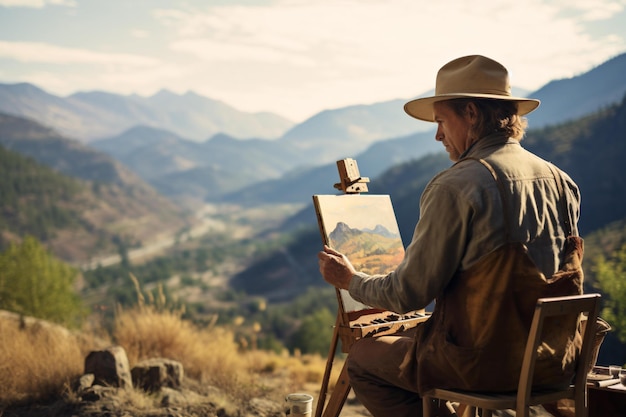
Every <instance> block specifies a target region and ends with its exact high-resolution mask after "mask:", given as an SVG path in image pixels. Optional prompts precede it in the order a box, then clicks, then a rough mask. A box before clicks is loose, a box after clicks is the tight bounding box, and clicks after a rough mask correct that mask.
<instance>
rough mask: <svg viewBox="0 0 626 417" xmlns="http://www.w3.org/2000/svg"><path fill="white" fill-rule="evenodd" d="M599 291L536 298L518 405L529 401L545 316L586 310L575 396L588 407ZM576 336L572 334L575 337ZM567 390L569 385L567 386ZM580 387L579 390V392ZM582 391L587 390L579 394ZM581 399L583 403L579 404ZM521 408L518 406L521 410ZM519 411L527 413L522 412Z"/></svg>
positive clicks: (577, 404)
mask: <svg viewBox="0 0 626 417" xmlns="http://www.w3.org/2000/svg"><path fill="white" fill-rule="evenodd" d="M599 299H600V294H584V295H574V296H564V297H552V298H540V299H539V300H537V306H536V308H535V313H534V315H533V320H532V323H531V327H530V331H529V335H528V340H527V342H526V350H525V353H524V359H523V362H522V372H521V374H520V380H519V386H518V391H517V404H518V408H521V406H522V405H524V404H528V402H529V400H530V398H531V395H532V383H533V376H534V368H535V363H536V361H537V355H538V347H539V345H540V344H541V342H542V330H543V327H544V323H545V320H546V318H548V317H555V316H565V315H570V316H576V317H579V316H580V315H581V314H584V313H586V314H587V320H588V321H587V324H588V325H587V326H585V331H584V334H583V340H582V348H581V352H580V355H579V357H578V358H577V361H576V364H575V380H574V385H575V390H576V391H577V395H576V398H575V402H576V404H575V405H576V409H579V408H578V407H583V408H584V407H586V392H587V390H586V387H585V384H586V380H587V378H586V377H587V376H586V373H587V363H588V362H589V360H590V356H591V353H592V348H593V343H594V336H595V334H594V326H593V325H594V324H595V322H596V319H597V316H598V311H599V308H600V303H599ZM575 336H576V334H575V333H573V334H572V340H573V338H574V337H575ZM564 390H566V389H564ZM579 391H580V392H579ZM581 393H584V394H582V395H580V394H581ZM579 403H580V404H579ZM521 411H522V410H519V411H518V413H519V412H521ZM519 415H525V414H524V413H523V412H522V413H521V414H519Z"/></svg>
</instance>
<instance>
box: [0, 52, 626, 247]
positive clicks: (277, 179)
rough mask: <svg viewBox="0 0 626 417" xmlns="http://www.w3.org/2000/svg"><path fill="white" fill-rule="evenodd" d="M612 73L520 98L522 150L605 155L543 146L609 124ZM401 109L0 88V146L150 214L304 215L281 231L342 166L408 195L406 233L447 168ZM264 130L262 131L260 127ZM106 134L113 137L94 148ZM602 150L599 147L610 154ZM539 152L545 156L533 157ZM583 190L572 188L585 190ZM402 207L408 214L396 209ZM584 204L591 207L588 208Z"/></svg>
mask: <svg viewBox="0 0 626 417" xmlns="http://www.w3.org/2000/svg"><path fill="white" fill-rule="evenodd" d="M624 73H626V54H622V55H620V56H617V57H615V58H613V59H611V60H609V61H607V62H606V63H604V64H602V65H600V66H598V67H596V68H593V69H591V70H590V71H589V72H587V73H585V74H581V75H579V76H577V77H573V78H570V79H563V80H556V81H552V82H550V83H549V84H547V85H546V86H545V87H543V88H541V89H539V90H538V91H536V92H535V93H532V94H527V95H529V96H531V97H536V98H539V99H540V100H542V106H541V107H540V109H539V110H537V111H536V112H533V113H531V114H530V115H529V123H530V126H531V131H530V132H532V134H530V133H529V137H528V138H527V139H526V142H525V143H527V144H528V146H530V147H536V148H537V149H538V150H540V151H543V152H545V153H548V154H553V155H554V158H556V159H557V160H559V161H560V160H561V159H563V160H564V164H565V165H567V164H569V163H570V161H569V159H568V158H579V156H577V154H576V152H580V151H579V150H580V149H586V150H587V152H590V151H591V150H593V151H594V152H595V154H597V155H598V156H597V158H600V157H601V156H600V155H605V154H604V153H603V152H598V151H599V150H598V149H596V148H595V146H593V145H590V144H589V143H591V142H586V141H584V140H583V139H581V138H578V139H576V140H578V141H582V142H583V143H584V144H583V146H582V147H581V146H579V145H577V146H576V147H575V148H574V152H567V150H568V149H570V147H571V146H572V144H571V143H570V142H568V141H566V140H561V141H555V140H553V139H552V136H553V135H554V132H557V133H556V135H557V136H559V137H565V136H566V133H563V132H564V130H563V129H562V128H561V126H563V125H568V123H571V121H574V122H576V121H578V120H586V122H585V123H586V126H587V129H588V130H590V131H592V130H593V129H600V127H598V126H597V125H596V122H594V120H603V118H604V117H608V116H607V115H606V113H602V112H603V111H605V112H606V111H609V110H610V111H612V112H615V111H618V112H619V110H616V109H615V108H614V107H613V106H615V103H617V102H619V100H620V99H621V98H622V97H623V96H624V94H626V78H624V77H623V76H621V74H624ZM428 94H432V92H427V93H425V95H428ZM516 94H517V95H522V94H521V93H520V92H516ZM405 101H406V100H400V99H396V100H390V101H386V102H381V103H376V104H372V105H356V106H349V107H345V108H340V109H335V110H326V111H323V112H320V113H319V114H317V115H314V116H313V117H311V118H310V119H308V120H305V121H304V122H302V123H300V124H293V123H291V122H289V121H286V120H284V119H282V118H280V117H279V116H276V115H273V116H272V117H269V115H268V114H248V113H243V112H238V111H237V110H235V109H233V108H231V107H229V106H227V105H225V104H224V103H221V102H218V101H214V100H211V99H207V98H205V97H201V96H198V95H196V94H194V93H191V92H189V93H186V94H184V95H176V94H173V93H171V92H167V91H161V92H160V93H158V94H156V95H154V96H152V97H149V98H142V97H139V96H119V95H114V94H110V93H104V92H92V93H77V94H74V95H72V96H69V97H66V98H62V97H57V96H54V95H51V94H48V93H46V92H45V91H43V90H41V89H39V88H38V87H36V86H33V85H30V84H14V85H7V84H4V85H2V84H0V114H2V115H1V116H0V145H2V146H4V147H6V148H7V149H9V150H12V151H14V152H19V153H20V154H22V155H25V156H28V157H31V158H33V159H34V160H36V161H37V162H38V163H40V164H43V165H45V166H47V167H50V168H52V169H54V170H55V171H57V172H60V173H62V174H64V175H67V176H70V177H73V178H77V179H79V180H81V181H85V182H88V183H90V184H96V183H101V184H115V185H116V186H118V187H120V189H123V190H126V191H124V192H128V193H130V194H129V195H132V191H129V190H135V192H137V190H142V192H141V193H139V194H141V195H146V196H147V195H154V196H159V197H158V198H159V199H163V201H168V203H167V204H165V203H162V204H159V205H160V206H161V207H166V206H167V207H170V205H171V204H172V203H171V202H172V201H175V202H176V204H178V205H179V206H182V207H183V209H190V208H191V209H193V208H195V207H197V206H198V204H202V203H204V202H206V201H211V202H228V203H236V204H244V205H251V206H255V205H260V204H272V203H281V202H287V203H298V204H302V205H305V206H307V207H306V208H305V210H308V211H307V212H306V215H305V214H301V215H300V216H295V217H294V218H291V219H289V220H288V221H287V223H286V225H287V226H286V227H297V225H299V224H302V223H303V222H304V223H306V222H307V221H306V220H305V219H306V218H313V217H308V216H311V211H310V210H311V207H310V205H309V204H308V203H309V202H310V197H311V195H313V194H328V193H334V192H336V190H334V189H333V188H332V185H333V184H334V183H335V182H337V171H336V168H335V166H334V163H335V161H336V160H338V159H343V158H346V157H353V158H355V159H357V160H358V162H359V167H360V169H361V173H362V175H364V176H368V177H371V178H377V181H374V182H372V184H371V187H370V191H371V192H377V191H378V192H382V193H389V192H391V190H394V189H395V188H396V184H402V186H403V189H404V190H410V191H404V190H400V189H398V190H394V191H393V193H394V195H396V196H398V198H401V200H400V201H399V202H397V203H395V204H394V207H395V209H396V212H397V215H398V217H399V222H400V223H401V222H402V220H401V218H402V217H404V216H405V215H407V218H411V219H412V220H411V221H412V222H414V221H415V211H416V204H415V203H416V200H417V198H418V196H419V192H418V191H416V190H419V187H420V186H422V185H424V184H425V183H426V182H427V180H428V179H429V178H430V177H431V176H432V175H433V173H434V172H437V171H439V170H441V169H445V168H446V167H447V166H449V161H448V160H447V157H446V156H445V154H442V152H441V146H440V144H438V143H437V142H436V141H434V140H433V135H434V133H433V132H434V126H433V125H432V124H427V123H422V122H418V121H416V120H413V119H411V118H410V117H408V116H406V115H405V114H404V112H403V111H402V104H403V103H404V102H405ZM586 115H588V116H586ZM591 115H595V116H591ZM263 117H269V119H263ZM585 118H586V119H585ZM270 119H271V120H272V122H268V121H267V120H270ZM568 120H569V121H570V122H568ZM605 123H606V122H605ZM615 123H617V122H615ZM608 125H609V123H607V126H608ZM578 126H580V125H578ZM174 127H175V128H174ZM268 129H269V130H272V131H273V132H274V133H271V134H270V133H269V130H268ZM607 129H608V128H607ZM114 131H116V132H118V133H116V134H115V135H113V136H109V137H104V138H103V137H102V135H104V134H107V133H111V132H114ZM243 131H246V132H247V133H243V134H242V133H241V132H243ZM193 132H195V133H193ZM201 132H204V133H201ZM576 132H577V134H578V133H579V131H578V130H576ZM615 132H617V133H613V134H618V135H619V133H620V132H623V129H622V130H615ZM603 134H605V133H603ZM544 136H545V137H546V138H547V139H543V137H544ZM202 137H206V138H207V139H206V140H201V139H200V138H202ZM243 137H246V138H247V139H245V140H243V139H242V138H243ZM535 138H542V139H535ZM572 140H574V139H572ZM606 140H607V141H608V142H607V145H606V146H607V147H610V148H611V149H613V148H615V147H616V146H617V145H615V144H614V143H612V142H610V139H606ZM598 142H599V141H596V143H598ZM557 143H558V147H556V146H557V145H556V144H557ZM546 146H553V147H556V148H554V149H547V148H546V149H544V148H545V147H546ZM600 151H601V149H600ZM575 155H576V156H575ZM616 155H620V154H619V153H613V154H609V155H605V156H602V158H604V159H602V161H601V162H602V163H601V164H596V165H595V166H594V169H595V170H596V171H598V170H603V171H606V174H605V175H604V176H603V178H601V179H600V180H598V179H597V178H596V182H594V184H593V186H591V185H590V186H589V189H588V190H587V189H585V192H586V195H594V199H593V200H592V201H590V200H587V201H588V202H586V203H585V204H587V205H586V206H585V207H586V208H585V210H587V212H589V211H591V212H593V213H594V214H595V213H596V212H599V211H600V210H601V209H603V210H604V211H605V216H604V219H605V220H608V219H613V220H615V219H617V218H619V213H617V214H610V215H606V213H613V210H616V208H617V207H619V206H616V205H615V201H614V198H612V197H611V196H612V194H611V193H607V192H606V189H612V187H616V186H617V185H616V182H619V180H618V179H614V174H611V172H612V171H611V170H612V167H613V165H612V164H613V163H614V161H612V160H609V159H610V158H614V157H616ZM607 158H608V159H607ZM605 159H606V161H605ZM415 160H419V161H420V164H419V165H418V166H416V165H414V164H413V163H412V162H411V161H415ZM592 160H596V159H594V158H589V157H587V158H586V159H584V160H582V159H581V161H580V163H579V164H576V165H572V170H573V172H577V170H578V171H580V170H583V168H582V167H583V166H585V167H586V166H587V165H588V164H589V161H592ZM383 173H384V176H383ZM612 175H613V176H612ZM385 178H387V179H385ZM390 178H393V180H391V179H390ZM586 178H588V177H584V178H583V179H582V183H583V186H585V187H587V186H586V185H585V181H586ZM597 181H600V182H597ZM378 184H382V185H378ZM603 187H604V188H603ZM596 190H603V191H596ZM594 193H595V194H594ZM139 194H137V195H139ZM405 195H406V196H407V200H406V201H409V200H410V201H411V203H410V204H409V203H405V202H404V200H403V199H402V197H404V196H405ZM163 197H165V198H163ZM155 198H157V197H155ZM594 201H598V202H602V204H600V203H598V204H595V205H594ZM609 204H610V205H611V206H610V207H609V208H607V205H609ZM145 205H146V207H149V206H150V204H145ZM172 210H173V209H172ZM618 211H619V210H618ZM405 213H406V214H405ZM409 214H410V215H409ZM157 217H158V216H157ZM597 218H598V217H597V216H595V215H594V219H597ZM603 221H604V220H597V221H596V223H601V222H603ZM587 222H589V223H588V224H589V226H588V229H587V230H592V229H594V228H595V227H596V226H598V224H595V223H594V221H592V220H587ZM183 223H184V222H183ZM583 226H584V227H587V223H583ZM410 230H411V226H406V225H405V227H404V228H401V233H402V235H403V238H404V239H405V240H406V239H407V238H409V237H410Z"/></svg>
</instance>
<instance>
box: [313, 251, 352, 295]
mask: <svg viewBox="0 0 626 417" xmlns="http://www.w3.org/2000/svg"><path fill="white" fill-rule="evenodd" d="M317 257H318V259H319V266H320V273H321V274H322V276H323V277H324V280H325V281H326V282H328V283H329V284H332V285H334V286H335V287H337V288H341V289H344V290H347V289H348V288H349V286H350V280H352V275H354V274H355V273H356V270H355V269H354V266H352V263H351V262H350V261H349V260H348V258H346V256H345V255H344V254H342V253H339V252H337V251H336V250H334V249H331V248H330V247H328V246H326V245H324V250H323V251H321V252H319V253H318V254H317Z"/></svg>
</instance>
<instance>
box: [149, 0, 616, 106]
mask: <svg viewBox="0 0 626 417" xmlns="http://www.w3.org/2000/svg"><path fill="white" fill-rule="evenodd" d="M566 8H568V9H567V10H566ZM622 8H623V7H622V6H619V5H616V4H615V3H614V2H613V1H607V0H600V1H596V2H594V3H593V7H590V6H589V5H588V2H585V1H584V0H580V1H579V2H578V3H570V2H567V3H564V4H558V3H550V2H546V1H541V0H527V1H525V2H517V1H511V0H490V1H477V2H459V1H450V0H448V1H446V0H441V1H439V2H429V3H425V2H415V1H412V0H388V1H384V2H383V1H374V0H371V1H362V0H358V1H357V0H344V1H328V0H326V1H280V0H279V1H275V2H272V3H271V5H261V6H247V7H244V6H241V5H235V6H230V5H222V6H210V7H204V8H198V9H193V10H191V9H190V10H181V9H177V10H175V9H160V10H157V11H155V18H156V19H157V20H159V21H160V22H161V23H163V24H164V25H166V26H167V27H168V28H170V29H172V30H174V31H175V33H176V36H177V38H176V39H175V40H173V41H172V42H171V43H170V47H171V49H172V50H173V51H175V52H179V53H184V54H187V55H188V56H190V57H191V56H193V57H194V58H196V59H198V60H200V61H203V62H205V63H218V62H221V63H226V62H230V63H232V64H233V65H234V64H236V63H240V64H241V65H248V66H250V65H252V63H258V64H260V65H264V64H270V63H273V64H276V65H280V66H281V68H280V71H279V70H278V69H277V70H276V73H275V75H274V74H272V73H271V72H267V71H265V72H258V73H256V74H252V75H251V77H252V78H254V79H255V80H256V81H257V82H277V83H278V82H279V81H280V79H281V78H284V77H285V75H284V74H289V73H295V72H300V74H301V75H302V76H304V77H305V78H309V79H311V80H312V79H315V80H317V83H318V84H324V83H326V84H327V85H329V86H331V85H332V86H333V87H332V88H334V87H335V86H336V85H337V84H339V83H344V85H345V86H346V87H347V86H349V85H354V84H355V83H354V81H355V80H357V79H358V80H359V83H361V84H362V85H369V86H371V87H375V88H377V89H379V90H382V91H384V86H383V84H386V85H387V86H389V87H393V89H394V91H399V86H400V84H402V85H404V87H405V88H407V87H408V86H410V84H409V83H407V80H412V79H417V78H421V79H422V80H423V81H422V85H423V87H422V88H426V86H428V88H432V81H433V79H434V74H435V73H436V70H437V69H438V68H439V67H440V66H441V65H442V64H444V63H445V62H447V61H448V60H450V59H452V58H454V57H456V56H460V55H462V54H472V53H482V54H486V55H490V56H493V57H494V58H496V59H501V60H502V62H503V63H505V65H507V66H511V67H512V68H520V69H524V71H519V74H518V78H517V81H518V83H519V84H522V85H524V86H526V87H528V88H537V87H539V86H540V85H541V83H542V82H546V81H548V80H549V77H552V76H554V75H555V74H559V75H562V74H563V71H565V72H566V73H567V72H569V73H577V72H580V71H583V70H587V69H589V68H590V67H592V66H594V65H597V64H599V63H600V62H601V61H602V60H604V59H605V58H606V57H607V56H612V55H614V54H617V53H619V52H621V51H622V50H623V49H624V46H625V44H626V41H625V40H624V39H623V37H620V36H607V37H604V38H597V39H594V38H592V37H590V36H589V35H587V33H586V31H585V30H584V27H583V26H582V25H583V23H584V20H585V19H606V18H608V17H610V16H612V15H613V14H615V13H618V12H620V11H621V10H622ZM533 66H534V69H533ZM303 71H304V72H303ZM416 84H417V85H419V83H417V82H416ZM328 89H330V87H329V88H328ZM414 92H415V93H416V94H417V93H419V92H420V91H419V87H418V90H416V91H414Z"/></svg>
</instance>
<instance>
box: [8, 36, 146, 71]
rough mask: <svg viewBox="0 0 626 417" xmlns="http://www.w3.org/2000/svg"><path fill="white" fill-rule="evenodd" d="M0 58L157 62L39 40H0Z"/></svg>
mask: <svg viewBox="0 0 626 417" xmlns="http://www.w3.org/2000/svg"><path fill="white" fill-rule="evenodd" d="M0 58H5V59H13V60H16V61H19V62H26V63H48V64H59V65H67V64H98V65H100V64H107V65H112V66H120V65H121V66H125V67H145V66H152V65H155V64H157V63H158V60H157V59H155V58H151V57H145V56H139V55H130V54H116V53H103V52H94V51H91V50H87V49H80V48H66V47H60V46H55V45H50V44H46V43H41V42H9V41H0Z"/></svg>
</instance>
